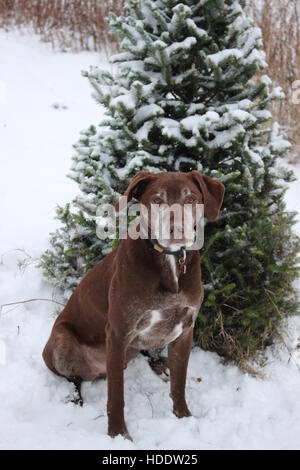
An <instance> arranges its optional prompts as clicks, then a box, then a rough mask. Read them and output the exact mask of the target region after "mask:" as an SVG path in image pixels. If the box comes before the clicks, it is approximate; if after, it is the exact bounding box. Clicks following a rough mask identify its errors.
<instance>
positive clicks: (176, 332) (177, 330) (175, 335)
mask: <svg viewBox="0 0 300 470" xmlns="http://www.w3.org/2000/svg"><path fill="white" fill-rule="evenodd" d="M182 331H183V327H182V321H181V322H180V323H178V325H176V326H175V328H174V330H173V331H172V332H171V333H170V340H169V342H170V343H171V342H172V341H175V339H176V338H178V336H180V335H181V333H182Z"/></svg>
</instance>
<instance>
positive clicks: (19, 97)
mask: <svg viewBox="0 0 300 470" xmlns="http://www.w3.org/2000/svg"><path fill="white" fill-rule="evenodd" d="M0 44H1V52H0V172H1V173H0V174H1V186H0V191H1V193H0V207H1V231H0V304H4V303H9V302H15V301H19V300H25V299H31V298H51V296H52V289H51V287H50V286H49V285H48V284H47V283H46V282H45V281H44V280H43V279H42V276H41V273H40V271H39V270H37V269H36V268H35V267H34V264H30V263H29V264H28V261H30V258H29V257H32V258H33V259H34V258H36V257H38V256H39V255H40V254H41V252H42V251H43V250H44V249H45V247H46V246H47V243H48V234H49V231H50V230H53V229H54V228H55V224H56V223H55V221H54V220H53V215H54V208H55V204H56V203H63V202H65V201H68V200H69V199H70V198H71V197H72V196H73V195H74V194H75V193H76V191H77V188H76V185H75V184H74V183H72V182H71V181H70V180H68V179H67V178H65V174H66V173H67V172H68V170H69V167H70V157H71V154H72V148H71V146H72V143H74V142H75V141H76V140H77V138H78V135H79V131H80V130H81V129H82V128H85V127H87V126H88V125H89V124H90V123H97V122H98V121H99V119H100V116H101V110H100V109H99V107H97V105H96V104H95V103H94V102H93V101H92V100H91V98H90V88H89V84H88V83H87V80H86V79H84V78H82V77H81V75H80V70H81V69H83V68H86V67H88V65H90V64H99V63H101V62H102V63H104V62H105V59H104V58H103V57H102V58H101V57H100V56H99V55H97V54H87V53H84V54H70V53H59V54H58V53H53V52H52V51H51V50H50V48H49V47H48V46H47V45H46V44H42V43H40V42H39V41H38V39H36V38H32V37H30V36H20V35H19V34H12V33H10V34H8V33H4V32H3V31H0ZM295 170H296V173H297V175H298V181H297V182H296V183H294V184H293V185H292V186H291V189H290V190H289V192H288V194H287V201H288V204H289V207H290V208H292V209H295V210H297V209H298V206H299V201H300V168H299V167H298V168H297V167H296V169H295ZM297 229H298V231H299V233H300V223H299V224H298V227H297ZM22 250H24V251H22ZM26 265H27V268H26V269H24V268H25V267H26ZM56 308H57V307H55V306H54V304H52V303H49V302H45V301H36V302H30V303H26V304H21V305H17V306H8V307H4V308H3V309H2V312H1V315H0V448H1V449H46V448H48V449H181V448H184V449H266V448H268V449H292V448H294V449H300V396H299V385H300V373H299V368H300V319H299V318H291V319H290V320H289V322H288V325H287V328H286V333H285V335H284V337H285V342H286V346H283V345H280V344H278V345H276V346H275V347H272V348H269V350H268V351H267V357H268V363H267V365H266V367H265V369H264V373H265V378H264V379H263V380H262V379H259V378H253V377H251V376H249V375H247V374H243V373H242V372H240V371H239V370H238V369H237V367H235V366H228V365H226V366H224V365H223V364H222V362H221V360H220V359H219V357H218V356H217V355H216V354H212V353H209V352H203V351H201V350H200V349H194V350H193V352H192V355H191V360H190V364H189V370H188V380H187V399H188V403H189V405H190V409H191V411H192V413H193V417H192V418H185V419H183V420H178V419H177V418H176V417H175V416H174V415H173V414H172V412H171V408H172V407H171V400H170V398H169V385H168V384H166V383H164V382H162V381H161V380H160V379H159V378H158V377H157V376H156V375H154V374H153V372H152V371H151V370H150V368H149V366H148V364H147V362H146V360H145V358H143V357H139V358H138V359H136V360H135V361H133V362H132V363H130V364H129V366H128V368H127V370H126V371H125V401H126V408H125V413H126V417H127V424H128V428H129V431H130V433H131V436H132V437H133V441H134V442H133V443H132V442H129V441H126V440H124V439H123V438H121V437H117V438H116V439H111V438H109V437H108V436H107V435H106V428H107V418H106V397H107V392H106V382H105V381H103V380H102V381H98V382H95V383H85V384H84V386H83V396H84V399H85V405H84V406H83V408H80V407H77V406H75V405H73V404H72V403H70V402H67V397H68V395H70V394H71V393H72V391H73V387H72V385H71V384H69V383H68V382H67V381H65V380H64V379H61V378H58V377H56V376H55V375H53V374H52V373H51V372H50V371H49V370H47V369H46V367H45V365H44V363H43V361H42V357H41V352H42V349H43V346H44V344H45V342H46V340H47V338H48V335H49V333H50V329H51V326H52V324H53V321H54V317H55V310H56ZM288 350H289V351H288ZM199 378H201V380H199Z"/></svg>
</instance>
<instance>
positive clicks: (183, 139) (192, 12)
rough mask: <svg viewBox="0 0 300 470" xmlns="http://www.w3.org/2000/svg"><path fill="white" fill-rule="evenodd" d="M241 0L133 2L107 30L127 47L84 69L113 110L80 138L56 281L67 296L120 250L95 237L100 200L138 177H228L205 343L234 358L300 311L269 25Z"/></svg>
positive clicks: (209, 269) (211, 265)
mask: <svg viewBox="0 0 300 470" xmlns="http://www.w3.org/2000/svg"><path fill="white" fill-rule="evenodd" d="M244 9H245V2H244V1H243V0H187V1H185V2H181V1H178V0H127V1H126V2H125V15H124V17H117V16H115V15H111V17H110V26H111V29H112V31H113V33H114V34H115V35H116V37H117V38H118V39H119V42H120V49H121V53H119V54H117V55H115V56H113V57H112V58H111V62H112V63H113V64H115V65H116V67H115V72H114V73H113V74H112V73H109V72H107V71H103V70H100V69H98V68H96V67H92V68H91V69H90V70H89V72H85V75H86V76H87V77H88V79H89V81H90V83H91V85H92V87H93V96H94V98H95V99H96V101H97V102H99V103H100V104H101V105H104V106H105V109H106V111H105V118H104V119H103V121H102V122H101V124H100V125H99V126H98V127H94V126H91V127H90V128H89V129H88V130H87V131H84V132H82V134H81V137H80V140H79V142H78V143H77V144H76V145H75V150H76V152H75V155H74V157H73V163H72V168H71V173H70V177H71V178H72V179H73V180H75V181H76V182H77V183H78V185H79V189H80V194H79V195H78V197H76V198H75V199H74V200H73V201H72V202H71V203H70V204H67V205H66V207H64V208H59V209H58V212H57V217H58V218H59V219H60V221H61V223H62V225H61V228H60V229H59V230H58V231H57V232H56V233H55V234H52V238H51V245H52V246H51V249H49V250H48V251H47V252H46V253H45V254H44V255H43V257H42V266H43V268H44V271H45V273H46V275H48V277H50V279H51V280H52V281H53V282H54V283H55V284H56V285H58V286H60V287H61V288H62V289H63V290H64V291H65V292H66V295H69V293H70V292H71V291H72V290H73V289H74V287H75V286H76V285H77V284H78V282H79V281H80V279H81V278H82V277H83V275H84V274H85V273H86V271H87V270H88V269H89V268H90V267H92V266H93V265H94V264H96V263H97V262H99V261H100V260H101V258H102V257H103V256H104V255H105V254H106V253H107V252H108V251H110V250H111V249H112V244H111V241H106V242H103V241H101V240H99V239H98V238H97V236H96V229H95V214H96V208H97V206H98V205H99V204H101V203H102V202H112V203H113V202H114V201H115V200H116V199H117V198H118V197H119V195H121V194H122V193H123V192H124V190H125V188H126V187H127V185H128V183H129V181H130V179H131V178H132V176H133V175H135V174H136V173H137V171H139V170H141V169H148V170H150V171H153V172H156V171H174V170H175V171H177V170H178V171H184V172H185V171H190V170H192V169H197V170H199V171H201V172H203V173H205V174H207V175H209V176H212V177H215V178H219V179H220V181H222V182H223V183H224V184H225V187H226V195H225V200H224V205H223V209H222V212H221V215H220V216H219V219H218V221H217V222H215V223H206V226H205V243H204V248H203V249H202V250H201V260H202V277H203V281H204V286H205V299H204V302H203V305H202V308H201V311H200V312H199V317H198V320H197V324H196V328H195V342H196V343H197V344H199V345H200V346H201V347H204V348H206V349H210V350H213V351H216V352H218V353H219V354H221V355H223V356H225V357H227V358H230V359H235V360H237V361H241V360H242V359H244V358H248V357H252V356H254V355H255V353H256V352H257V351H258V350H261V349H262V348H264V347H265V346H266V345H268V344H270V343H271V342H272V340H273V338H274V335H275V334H276V332H277V331H278V328H279V326H280V321H281V320H282V318H284V317H286V316H288V315H290V314H293V313H295V312H296V310H297V299H296V293H295V291H294V289H293V281H294V279H295V278H296V277H297V275H298V269H297V263H298V253H299V241H298V239H297V238H296V237H295V235H294V234H293V232H292V226H293V223H294V214H291V213H288V212H287V211H286V208H285V204H284V200H283V198H284V192H285V190H286V183H287V182H289V181H291V179H292V174H291V173H290V172H288V171H286V170H285V169H284V168H283V167H281V166H280V158H281V157H282V156H284V155H285V154H286V152H287V151H288V148H289V146H290V144H289V143H288V142H287V141H286V140H285V139H284V137H282V136H281V135H280V129H279V126H278V125H277V124H276V123H274V122H272V116H271V113H270V111H269V108H270V105H271V103H272V101H274V100H276V99H282V98H283V95H282V92H281V90H280V89H279V88H276V87H275V88H273V87H272V82H271V80H270V78H269V77H268V76H266V75H264V73H263V70H264V69H265V68H266V65H267V64H266V63H265V54H264V52H263V51H262V38H261V32H260V30H259V29H258V28H256V27H254V25H253V24H252V22H251V20H249V18H247V16H246V14H245V11H244Z"/></svg>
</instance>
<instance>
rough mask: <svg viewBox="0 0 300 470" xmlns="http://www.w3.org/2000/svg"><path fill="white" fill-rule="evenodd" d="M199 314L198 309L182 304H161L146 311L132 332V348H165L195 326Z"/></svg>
mask: <svg viewBox="0 0 300 470" xmlns="http://www.w3.org/2000/svg"><path fill="white" fill-rule="evenodd" d="M197 313H198V309H197V307H195V306H194V305H183V304H182V302H178V303H176V302H173V305H172V302H169V304H168V303H166V304H165V303H163V305H162V303H160V304H157V305H155V306H154V307H153V308H149V309H147V310H145V311H144V312H143V313H142V314H141V315H140V317H139V319H138V320H137V322H136V324H135V327H134V330H133V331H132V339H133V340H132V346H134V347H137V348H139V349H157V348H163V347H165V346H166V345H167V344H169V343H171V342H172V341H175V339H177V338H178V337H179V336H180V335H181V334H182V333H183V332H184V330H185V329H187V328H191V327H192V326H193V325H194V322H195V319H196V316H197Z"/></svg>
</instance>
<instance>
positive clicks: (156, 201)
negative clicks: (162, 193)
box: [152, 197, 164, 205]
mask: <svg viewBox="0 0 300 470" xmlns="http://www.w3.org/2000/svg"><path fill="white" fill-rule="evenodd" d="M163 202H164V201H163V200H162V198H161V197H155V198H153V199H152V204H158V205H159V204H162V203H163Z"/></svg>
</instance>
